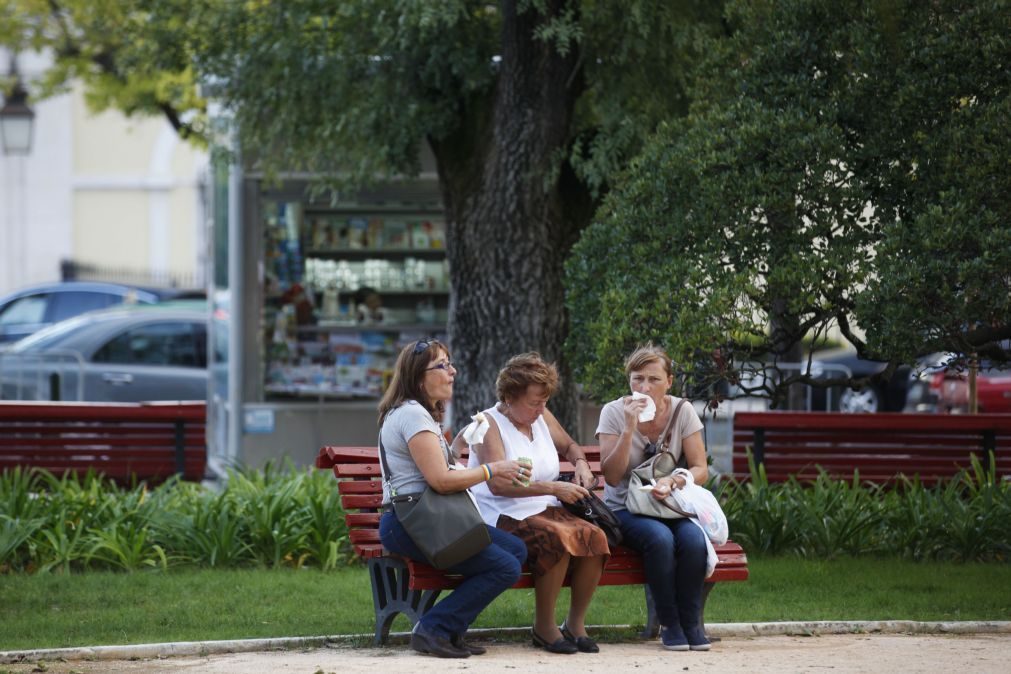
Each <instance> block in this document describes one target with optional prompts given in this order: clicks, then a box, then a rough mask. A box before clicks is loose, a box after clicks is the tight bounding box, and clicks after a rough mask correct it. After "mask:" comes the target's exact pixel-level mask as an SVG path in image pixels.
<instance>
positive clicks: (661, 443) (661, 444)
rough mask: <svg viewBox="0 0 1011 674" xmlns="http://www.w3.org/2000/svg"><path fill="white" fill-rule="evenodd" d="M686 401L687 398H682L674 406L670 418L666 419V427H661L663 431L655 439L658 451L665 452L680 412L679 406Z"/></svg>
mask: <svg viewBox="0 0 1011 674" xmlns="http://www.w3.org/2000/svg"><path fill="white" fill-rule="evenodd" d="M686 402H688V399H687V398H682V399H681V402H679V403H678V404H677V405H675V406H674V411H673V412H672V413H671V415H670V419H668V420H667V427H666V428H664V429H663V433H662V434H661V435H660V439H659V440H658V441H657V443H656V446H657V450H658V452H657V453H659V452H666V451H667V446H668V445H669V444H670V434H671V432H672V431H673V430H674V423H675V422H676V421H677V418H678V414H679V413H680V412H681V406H682V405H684V404H685V403H686Z"/></svg>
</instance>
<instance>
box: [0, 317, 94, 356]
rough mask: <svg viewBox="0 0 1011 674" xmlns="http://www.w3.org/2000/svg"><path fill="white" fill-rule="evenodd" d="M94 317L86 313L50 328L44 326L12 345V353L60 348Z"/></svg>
mask: <svg viewBox="0 0 1011 674" xmlns="http://www.w3.org/2000/svg"><path fill="white" fill-rule="evenodd" d="M91 320H92V319H91V318H90V317H86V316H85V315H81V316H76V317H74V318H68V319H67V320H65V321H60V322H59V323H56V324H55V325H51V326H49V327H48V328H43V329H42V330H39V331H38V332H36V333H34V334H32V335H29V336H28V337H25V338H24V339H22V340H19V341H17V342H15V343H14V344H12V345H11V347H10V350H9V352H10V353H31V352H33V351H42V350H44V349H54V348H59V347H60V346H61V345H62V344H63V342H64V341H65V340H67V339H69V338H70V337H72V336H73V335H74V333H75V332H77V330H78V328H80V327H81V326H82V325H85V324H87V323H89V322H90V321H91Z"/></svg>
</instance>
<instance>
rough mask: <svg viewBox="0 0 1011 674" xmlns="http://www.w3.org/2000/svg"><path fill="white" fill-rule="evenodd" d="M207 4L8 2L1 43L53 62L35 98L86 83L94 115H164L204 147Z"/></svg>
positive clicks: (1, 18) (34, 86) (34, 88)
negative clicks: (201, 54) (196, 49)
mask: <svg viewBox="0 0 1011 674" xmlns="http://www.w3.org/2000/svg"><path fill="white" fill-rule="evenodd" d="M205 4H207V3H204V2H185V3H184V2H156V3H152V2H142V1H141V0H59V2H48V1H45V0H9V1H8V2H7V3H6V6H7V8H6V10H5V11H4V12H2V13H0V44H4V45H8V46H10V47H12V48H13V49H15V50H28V49H31V50H33V51H40V52H41V51H44V52H48V54H50V55H51V56H52V57H53V65H52V67H51V68H50V69H49V70H48V71H46V73H45V74H44V75H43V77H42V78H41V79H39V80H37V81H33V82H32V83H31V95H32V96H33V97H34V98H45V97H47V96H51V95H53V94H57V93H61V92H64V91H66V90H68V89H69V88H70V87H71V86H72V85H73V84H74V83H75V82H80V83H81V84H83V85H84V88H85V100H86V102H87V103H88V105H89V107H90V108H91V109H92V110H94V111H102V110H106V109H109V108H115V109H118V110H120V111H122V112H124V113H125V114H127V115H134V114H139V115H158V116H165V117H167V118H168V120H169V121H170V122H171V123H172V125H173V126H174V127H175V128H176V130H177V131H178V132H179V133H180V135H181V136H182V137H183V138H187V139H189V140H192V141H194V142H196V143H198V144H200V143H202V142H203V141H204V140H205V138H206V136H205V134H206V122H207V120H206V103H205V101H204V100H203V99H202V98H201V97H200V96H199V95H198V93H197V86H196V84H197V73H196V71H195V70H194V68H193V60H192V59H193V54H192V52H191V49H192V48H193V46H194V44H193V42H192V40H191V39H190V38H191V36H193V35H195V34H197V32H198V28H199V25H200V24H199V22H200V20H201V16H202V12H201V11H200V9H201V6H203V5H205ZM212 4H213V3H212Z"/></svg>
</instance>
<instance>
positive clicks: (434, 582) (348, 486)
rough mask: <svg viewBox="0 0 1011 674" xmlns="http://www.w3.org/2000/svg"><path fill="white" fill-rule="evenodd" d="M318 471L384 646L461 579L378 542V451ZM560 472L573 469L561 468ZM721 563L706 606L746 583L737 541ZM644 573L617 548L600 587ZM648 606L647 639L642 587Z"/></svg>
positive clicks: (333, 451)
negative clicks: (326, 479) (334, 481)
mask: <svg viewBox="0 0 1011 674" xmlns="http://www.w3.org/2000/svg"><path fill="white" fill-rule="evenodd" d="M583 450H584V452H585V453H586V455H587V459H588V461H589V464H590V468H591V470H593V472H594V474H596V475H599V474H600V451H599V448H598V447H587V446H584V447H583ZM316 467H317V468H320V469H329V470H332V471H333V473H334V475H335V476H336V477H337V478H339V479H340V481H339V483H338V489H339V490H340V494H341V504H342V506H343V507H344V511H345V516H344V519H345V523H346V524H347V527H348V536H349V538H350V541H351V544H352V546H353V547H354V550H355V553H356V554H357V555H358V556H359V557H361V558H362V559H364V560H366V562H367V563H368V566H369V575H370V578H371V582H372V595H373V603H374V607H375V613H376V630H375V643H376V644H377V645H378V644H384V643H386V641H387V639H388V638H389V632H390V627H391V625H392V623H393V620H394V618H396V616H397V615H398V614H401V613H403V614H404V615H405V616H407V618H408V619H409V620H410V622H411V624H412V625H413V624H415V623H416V622H417V621H418V620H419V619H420V618H421V616H423V615H424V614H425V611H427V610H428V609H429V608H431V607H432V606H433V605H434V604H435V602H436V600H437V599H438V597H439V594H440V593H441V592H442V591H443V590H449V589H452V588H453V587H455V586H456V585H458V584H459V583H460V581H461V578H460V576H455V575H453V574H451V573H447V572H444V571H440V570H438V569H435V568H433V567H431V566H429V565H428V564H424V563H422V562H417V561H414V560H410V559H406V558H401V557H399V556H397V555H392V554H390V553H388V552H387V551H385V550H384V549H383V546H382V543H380V541H379V519H380V516H381V514H380V506H381V503H382V483H381V481H380V479H381V478H380V470H379V456H378V450H377V449H376V448H375V447H337V446H327V447H322V448H321V449H320V450H319V455H318V457H317V459H316ZM561 469H562V471H563V472H564V471H571V470H574V468H573V467H572V466H571V465H570V464H568V463H566V462H564V461H563V462H562V467H561ZM716 553H717V556H718V558H719V562H718V564H717V566H716V570H715V572H714V573H713V575H712V576H710V577H709V578H707V579H706V582H705V585H704V587H703V603H704V602H705V599H706V598H707V597H708V595H709V592H710V591H711V590H712V588H713V586H714V584H715V583H717V582H724V581H743V580H747V579H748V559H747V556H746V555H745V553H744V550H743V549H742V548H741V546H739V545H737V544H736V543H734V542H733V541H727V543H726V544H724V545H720V546H717V547H716ZM644 583H645V573H644V570H643V565H642V557H641V556H640V555H639V553H637V552H635V551H634V550H631V549H629V548H626V547H624V546H617V547H615V548H612V550H611V557H610V559H609V560H608V562H607V564H606V565H605V566H604V572H603V575H602V576H601V579H600V585H643V584H644ZM565 584H566V585H568V579H566V582H565ZM513 587H514V588H530V587H533V577H532V575H531V573H530V569H529V568H527V567H524V570H523V575H522V576H521V577H520V579H519V580H518V581H517V582H516V584H515V585H514V586H513ZM644 588H645V595H646V606H647V614H648V618H647V624H646V627H645V630H644V631H643V636H644V637H646V638H651V637H655V636H656V635H657V633H658V632H659V623H658V622H657V619H656V611H655V610H654V607H653V602H652V597H651V596H650V593H649V590H648V587H646V586H645V585H644Z"/></svg>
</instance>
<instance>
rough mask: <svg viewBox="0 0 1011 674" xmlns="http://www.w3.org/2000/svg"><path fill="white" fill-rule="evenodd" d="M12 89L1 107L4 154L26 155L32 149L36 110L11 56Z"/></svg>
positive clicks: (0, 126)
mask: <svg viewBox="0 0 1011 674" xmlns="http://www.w3.org/2000/svg"><path fill="white" fill-rule="evenodd" d="M10 75H11V79H13V80H14V87H13V88H12V89H11V91H10V94H9V95H8V96H7V100H6V101H4V106H3V108H0V138H2V140H3V148H4V154H20V155H26V154H28V153H29V152H31V150H32V125H33V123H34V122H35V111H34V110H32V109H31V108H30V107H28V92H27V91H25V87H24V84H22V82H21V75H20V74H19V73H18V66H17V59H16V58H15V57H14V56H12V57H11V71H10Z"/></svg>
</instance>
